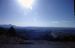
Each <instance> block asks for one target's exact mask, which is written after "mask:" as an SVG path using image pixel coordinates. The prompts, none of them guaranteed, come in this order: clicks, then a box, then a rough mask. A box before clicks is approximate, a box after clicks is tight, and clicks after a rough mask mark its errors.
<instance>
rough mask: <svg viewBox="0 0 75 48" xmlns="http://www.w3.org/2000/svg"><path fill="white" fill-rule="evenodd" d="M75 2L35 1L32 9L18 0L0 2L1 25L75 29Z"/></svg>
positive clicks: (63, 0)
mask: <svg viewBox="0 0 75 48" xmlns="http://www.w3.org/2000/svg"><path fill="white" fill-rule="evenodd" d="M73 4H74V3H73V0H35V1H34V2H33V5H32V9H29V8H25V7H23V6H21V5H20V3H18V0H0V24H12V25H17V26H41V27H75V17H74V5H73Z"/></svg>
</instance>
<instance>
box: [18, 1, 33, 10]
mask: <svg viewBox="0 0 75 48" xmlns="http://www.w3.org/2000/svg"><path fill="white" fill-rule="evenodd" d="M18 2H19V3H20V5H21V6H23V7H25V8H30V9H32V4H33V0H18Z"/></svg>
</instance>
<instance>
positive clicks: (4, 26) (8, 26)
mask: <svg viewBox="0 0 75 48" xmlns="http://www.w3.org/2000/svg"><path fill="white" fill-rule="evenodd" d="M11 26H13V27H14V26H15V25H12V24H9V25H0V27H3V28H10V27H11Z"/></svg>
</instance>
